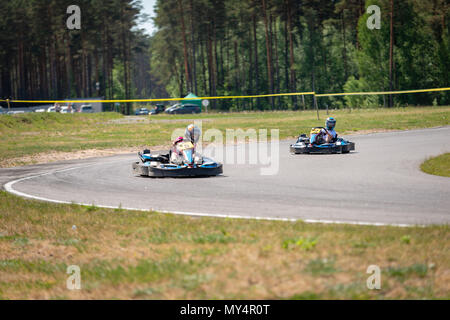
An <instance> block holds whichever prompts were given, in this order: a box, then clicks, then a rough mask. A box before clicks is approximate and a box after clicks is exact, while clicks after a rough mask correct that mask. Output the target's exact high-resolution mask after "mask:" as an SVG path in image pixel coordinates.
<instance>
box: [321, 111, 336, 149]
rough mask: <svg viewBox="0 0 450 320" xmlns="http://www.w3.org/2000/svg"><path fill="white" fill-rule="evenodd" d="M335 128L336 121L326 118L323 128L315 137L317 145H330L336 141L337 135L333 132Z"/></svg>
mask: <svg viewBox="0 0 450 320" xmlns="http://www.w3.org/2000/svg"><path fill="white" fill-rule="evenodd" d="M335 126H336V119H334V118H333V117H329V118H327V120H326V122H325V128H323V129H322V130H321V131H320V134H319V135H318V137H317V140H316V141H317V142H318V144H323V143H331V142H334V141H336V138H337V133H336V131H334V127H335Z"/></svg>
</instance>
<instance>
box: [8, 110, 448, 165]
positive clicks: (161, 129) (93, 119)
mask: <svg viewBox="0 0 450 320" xmlns="http://www.w3.org/2000/svg"><path fill="white" fill-rule="evenodd" d="M330 115H333V116H334V117H336V118H337V119H338V124H337V131H338V132H339V133H341V134H343V133H350V132H358V131H367V130H403V129H413V128H426V127H433V126H443V125H449V123H450V121H449V119H450V108H449V107H421V108H419V107H417V108H412V107H409V108H393V109H357V110H332V111H330ZM194 117H195V119H198V120H203V131H206V130H208V129H210V128H215V129H219V130H221V131H222V132H225V130H226V129H238V128H242V129H244V130H246V129H249V128H254V129H269V134H270V129H279V130H280V138H281V139H285V138H292V137H295V136H297V135H298V134H299V133H302V132H308V131H309V129H310V128H311V127H314V126H319V125H320V126H322V125H323V122H324V119H325V118H326V117H327V115H326V113H325V112H324V111H321V113H320V117H321V120H317V116H316V113H315V112H314V111H297V112H294V111H276V112H242V113H207V114H200V115H195V116H194V115H175V116H168V115H164V114H163V115H156V116H151V117H142V118H140V119H142V121H140V122H132V123H129V122H127V121H124V120H126V118H125V117H123V116H122V115H119V114H117V113H100V114H55V113H41V114H39V113H34V114H18V115H2V116H0V140H1V141H2V142H1V144H0V166H2V165H3V166H6V165H9V166H10V165H17V164H25V163H30V162H33V160H30V159H23V158H22V157H24V156H31V155H37V154H46V153H47V154H48V153H49V152H72V151H81V150H88V149H108V148H134V147H135V148H136V149H138V148H141V147H143V146H148V147H151V146H160V145H167V144H168V143H169V142H170V141H169V140H170V137H171V134H172V132H173V130H174V129H176V128H184V127H185V126H186V125H187V124H188V123H190V122H192V119H194ZM168 120H177V121H176V122H174V121H168ZM49 160H51V159H49Z"/></svg>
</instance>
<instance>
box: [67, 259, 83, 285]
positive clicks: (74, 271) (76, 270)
mask: <svg viewBox="0 0 450 320" xmlns="http://www.w3.org/2000/svg"><path fill="white" fill-rule="evenodd" d="M67 274H70V276H69V277H68V278H67V281H66V286H67V289H69V290H80V289H81V270H80V267H79V266H76V265H71V266H68V267H67Z"/></svg>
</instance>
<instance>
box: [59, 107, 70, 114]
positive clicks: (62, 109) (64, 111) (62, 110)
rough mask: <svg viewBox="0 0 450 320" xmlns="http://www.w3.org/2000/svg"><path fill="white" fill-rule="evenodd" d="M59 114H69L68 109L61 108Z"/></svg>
mask: <svg viewBox="0 0 450 320" xmlns="http://www.w3.org/2000/svg"><path fill="white" fill-rule="evenodd" d="M60 112H61V113H69V107H67V106H64V107H61V111H60Z"/></svg>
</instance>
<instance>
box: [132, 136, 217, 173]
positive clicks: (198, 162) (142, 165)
mask: <svg viewBox="0 0 450 320" xmlns="http://www.w3.org/2000/svg"><path fill="white" fill-rule="evenodd" d="M138 155H139V158H140V160H141V161H140V162H139V161H138V162H134V163H133V172H134V173H135V174H138V175H141V176H150V177H199V176H217V175H219V174H222V173H223V169H222V164H221V163H217V162H215V161H214V160H212V159H210V158H207V157H203V156H201V155H199V154H198V153H196V152H195V145H194V144H193V143H192V142H180V143H178V144H176V145H175V146H174V147H173V148H172V149H171V150H170V151H169V153H168V154H152V153H151V151H150V150H144V151H143V152H139V153H138Z"/></svg>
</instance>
